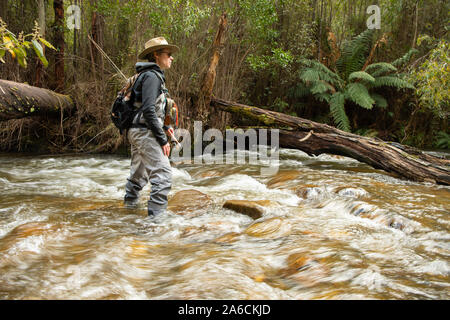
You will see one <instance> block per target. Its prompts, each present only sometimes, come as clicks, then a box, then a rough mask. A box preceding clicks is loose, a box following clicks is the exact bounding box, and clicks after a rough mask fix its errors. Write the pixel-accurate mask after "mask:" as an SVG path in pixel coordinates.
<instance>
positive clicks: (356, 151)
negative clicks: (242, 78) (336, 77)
mask: <svg viewBox="0 0 450 320" xmlns="http://www.w3.org/2000/svg"><path fill="white" fill-rule="evenodd" d="M211 107H215V108H217V109H220V110H222V111H227V112H231V113H235V114H239V115H241V116H244V117H246V118H249V119H254V120H257V121H258V122H261V123H263V124H265V125H266V126H269V127H271V128H281V129H282V130H280V131H279V139H280V140H279V142H280V147H284V148H294V149H298V150H301V151H304V152H306V153H307V154H309V155H319V154H322V153H328V154H334V155H342V156H347V157H350V158H354V159H356V160H358V161H361V162H364V163H367V164H368V165H370V166H372V167H374V168H376V169H383V170H385V171H387V172H390V173H393V174H395V175H397V176H400V177H404V178H406V179H410V180H413V181H423V182H432V183H437V184H443V185H450V160H446V159H443V158H438V157H434V156H432V155H429V154H425V153H423V152H421V151H420V150H418V149H415V148H411V147H408V146H404V145H401V144H399V143H393V142H386V141H382V140H380V139H376V138H368V137H362V136H358V135H356V134H352V133H349V132H345V131H341V130H339V129H336V128H334V127H332V126H329V125H326V124H322V123H317V122H314V121H311V120H307V119H303V118H299V117H293V116H290V115H286V114H283V113H278V112H275V111H270V110H265V109H261V108H257V107H253V106H247V105H243V104H239V103H234V102H229V101H224V100H221V99H212V100H211Z"/></svg>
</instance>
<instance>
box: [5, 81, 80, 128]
mask: <svg viewBox="0 0 450 320" xmlns="http://www.w3.org/2000/svg"><path fill="white" fill-rule="evenodd" d="M73 108H74V105H73V101H72V99H71V98H70V97H69V96H66V95H62V94H59V93H56V92H53V91H50V90H47V89H42V88H38V87H33V86H29V85H27V84H24V83H17V82H13V81H7V80H1V79H0V121H6V120H11V119H20V118H25V117H30V116H42V115H60V114H61V112H63V111H72V110H73Z"/></svg>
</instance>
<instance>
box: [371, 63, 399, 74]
mask: <svg viewBox="0 0 450 320" xmlns="http://www.w3.org/2000/svg"><path fill="white" fill-rule="evenodd" d="M364 71H366V72H367V73H369V74H371V75H372V76H373V77H378V76H381V75H383V74H386V73H389V72H394V71H397V68H396V67H394V66H393V65H392V64H390V63H387V62H377V63H372V64H370V65H368V66H367V68H366V70H364Z"/></svg>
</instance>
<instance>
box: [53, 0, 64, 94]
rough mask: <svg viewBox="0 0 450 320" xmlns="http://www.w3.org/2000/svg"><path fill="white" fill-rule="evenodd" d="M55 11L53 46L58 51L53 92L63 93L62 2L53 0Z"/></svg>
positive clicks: (61, 0)
mask: <svg viewBox="0 0 450 320" xmlns="http://www.w3.org/2000/svg"><path fill="white" fill-rule="evenodd" d="M53 9H54V11H55V27H54V30H55V31H54V45H55V47H56V49H57V50H58V51H57V52H56V55H55V91H57V92H62V91H64V82H65V76H64V1H63V0H54V1H53Z"/></svg>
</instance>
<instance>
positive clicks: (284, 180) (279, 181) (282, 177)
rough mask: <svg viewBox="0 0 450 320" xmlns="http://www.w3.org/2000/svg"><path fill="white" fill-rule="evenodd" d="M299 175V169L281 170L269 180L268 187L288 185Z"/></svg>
mask: <svg viewBox="0 0 450 320" xmlns="http://www.w3.org/2000/svg"><path fill="white" fill-rule="evenodd" d="M299 176H300V172H299V171H297V170H291V171H282V172H279V173H277V175H276V176H275V177H273V178H272V179H270V180H269V181H268V182H267V187H269V188H282V187H286V186H287V184H288V183H289V182H291V181H292V180H295V179H297V178H298V177H299Z"/></svg>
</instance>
